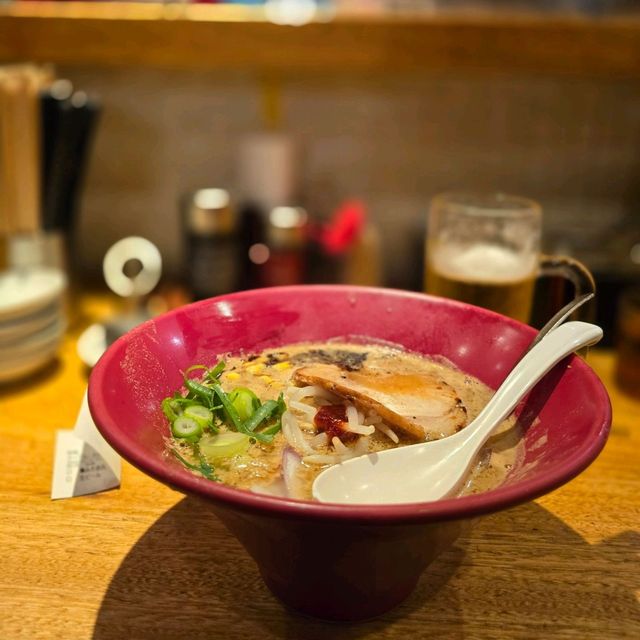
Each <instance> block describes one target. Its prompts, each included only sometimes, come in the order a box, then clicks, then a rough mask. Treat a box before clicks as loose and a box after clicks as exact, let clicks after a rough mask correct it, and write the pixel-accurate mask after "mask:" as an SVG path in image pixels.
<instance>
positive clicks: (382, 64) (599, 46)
mask: <svg viewBox="0 0 640 640" xmlns="http://www.w3.org/2000/svg"><path fill="white" fill-rule="evenodd" d="M25 59H30V60H35V61H46V62H54V63H59V64H82V65H99V66H109V67H122V66H132V65H133V66H146V67H157V68H167V69H207V70H217V69H230V70H251V71H267V72H292V73H295V72H306V71H318V72H331V73H335V72H342V71H347V72H354V71H355V72H362V73H370V72H389V71H405V72H421V71H431V70H433V71H438V70H452V69H455V70H469V71H476V70H485V71H509V72H514V71H515V72H519V71H526V72H534V73H538V72H539V73H557V74H572V75H594V76H602V75H606V76H617V77H629V78H637V77H640V14H638V15H635V16H620V15H608V16H588V15H582V14H577V13H576V14H564V13H527V14H525V13H505V12H482V11H477V12H471V11H464V12H460V11H458V12H449V13H443V12H434V13H420V14H398V15H395V14H394V15H390V14H384V13H379V12H372V13H367V14H365V13H360V14H356V13H351V14H346V13H338V14H337V15H336V16H335V17H333V19H331V20H328V19H327V20H326V21H322V20H318V21H315V22H313V23H310V24H306V25H304V26H301V27H289V26H280V25H276V24H273V23H271V22H269V21H267V20H265V18H264V15H263V13H262V12H261V11H260V10H259V9H255V8H251V7H242V6H238V5H235V6H224V5H217V6H204V5H187V6H180V5H160V4H157V5H156V4H132V3H109V2H106V3H102V2H101V3H87V2H70V3H57V2H24V3H15V4H9V5H6V6H0V61H3V62H7V61H12V60H25Z"/></svg>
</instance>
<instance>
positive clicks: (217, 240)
mask: <svg viewBox="0 0 640 640" xmlns="http://www.w3.org/2000/svg"><path fill="white" fill-rule="evenodd" d="M184 226H185V232H186V263H187V279H188V285H189V288H190V289H191V292H192V294H193V296H194V298H196V299H198V300H200V299H203V298H210V297H213V296H217V295H221V294H223V293H229V292H231V291H235V290H236V289H237V287H238V280H239V260H240V256H239V250H238V249H239V246H238V224H237V216H236V212H235V210H234V208H233V207H232V204H231V198H230V197H229V193H228V192H227V191H225V190H224V189H200V190H199V191H196V192H195V193H193V194H192V196H191V197H190V198H189V199H188V202H187V204H186V207H185V210H184Z"/></svg>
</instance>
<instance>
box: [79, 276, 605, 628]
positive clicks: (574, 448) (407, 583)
mask: <svg viewBox="0 0 640 640" xmlns="http://www.w3.org/2000/svg"><path fill="white" fill-rule="evenodd" d="M534 335H535V331H534V330H533V329H532V328H531V327H528V326H526V325H524V324H521V323H519V322H516V321H514V320H510V319H509V318H505V317H503V316H500V315H498V314H496V313H493V312H491V311H487V310H485V309H480V308H478V307H474V306H471V305H468V304H462V303H458V302H454V301H451V300H445V299H441V298H435V297H430V296H426V295H421V294H415V293H408V292H402V291H393V290H385V289H367V288H360V287H342V286H300V287H284V288H273V289H262V290H257V291H246V292H242V293H237V294H233V295H228V296H223V297H219V298H214V299H211V300H205V301H203V302H198V303H195V304H191V305H188V306H185V307H182V308H180V309H177V310H175V311H172V312H170V313H167V314H165V315H163V316H160V317H158V318H156V319H154V320H150V321H149V322H146V323H145V324H143V325H141V326H140V327H138V328H136V329H134V330H133V331H131V332H130V333H128V334H127V335H125V336H123V337H122V338H120V339H119V340H118V341H117V342H115V343H114V344H113V345H112V346H111V347H110V348H109V350H108V351H107V352H106V353H105V355H104V356H103V357H102V359H101V360H100V362H99V363H98V364H97V366H96V367H95V369H94V371H93V374H92V375H91V379H90V381H89V406H90V408H91V414H92V416H93V418H94V420H95V423H96V425H97V426H98V429H99V430H100V432H101V433H102V435H103V436H104V437H105V438H106V440H107V441H108V442H109V443H110V444H111V445H112V446H113V447H114V448H115V449H116V451H118V452H119V453H120V454H121V455H122V456H123V457H124V458H125V459H127V460H128V461H129V462H131V463H132V464H134V465H135V466H136V467H138V468H139V469H140V470H142V471H144V472H145V473H147V474H149V475H151V476H153V477H154V478H156V479H157V480H159V481H160V482H163V483H165V484H167V485H169V486H171V487H173V488H175V489H177V490H179V491H182V492H184V493H186V494H191V495H195V496H199V497H200V498H202V499H204V503H203V505H204V506H206V507H208V508H211V509H212V510H213V511H214V513H215V514H216V515H217V516H218V517H219V518H220V519H221V520H222V521H223V522H224V524H225V525H226V526H227V528H228V529H229V531H230V532H231V533H233V534H234V535H235V536H237V538H238V539H239V540H240V542H241V543H242V544H243V545H244V547H245V548H246V550H247V551H248V553H249V554H250V555H251V556H252V557H253V559H254V560H255V561H256V563H257V564H258V567H259V569H260V572H261V574H262V576H263V578H264V581H265V583H266V584H267V586H268V587H269V588H270V589H271V591H272V592H273V593H274V594H275V595H276V596H277V597H278V598H280V599H281V600H282V601H283V602H284V603H285V604H287V605H289V606H290V607H292V608H294V609H297V610H299V611H301V612H304V613H306V614H309V615H312V616H316V617H320V618H324V619H331V620H362V619H366V618H371V617H373V616H376V615H379V614H381V613H383V612H385V611H387V610H388V609H390V608H391V607H393V606H395V605H397V604H398V603H400V602H401V601H402V600H403V599H404V598H406V597H407V596H408V595H409V593H411V591H412V589H413V588H414V586H415V584H416V582H417V580H418V578H419V577H420V575H421V573H422V572H423V571H424V569H425V568H426V567H427V565H428V564H429V563H430V562H431V561H432V560H433V559H434V558H435V557H436V556H437V555H438V554H439V553H440V552H441V551H442V550H443V549H445V548H446V547H447V546H449V545H450V544H451V543H452V542H453V541H454V540H455V539H456V537H457V536H458V534H459V532H460V530H461V528H462V527H463V526H464V524H465V523H466V522H468V521H469V520H471V519H473V518H475V517H477V516H480V515H483V514H487V513H491V512H494V511H498V510H501V509H507V508H509V507H511V506H514V505H517V504H519V503H522V502H526V501H528V500H532V499H534V498H536V497H538V496H541V495H543V494H545V493H547V492H549V491H552V490H553V489H555V488H556V487H559V486H560V485H561V484H563V483H565V482H567V481H568V480H570V479H571V478H573V477H574V476H575V475H577V474H578V473H580V472H581V471H582V470H583V469H585V468H586V467H587V466H588V465H589V464H590V463H591V462H592V461H593V460H594V459H595V458H596V456H597V455H598V453H599V452H600V450H601V449H602V447H603V446H604V443H605V441H606V439H607V435H608V432H609V427H610V424H611V407H610V403H609V398H608V396H607V393H606V391H605V389H604V387H603V386H602V383H601V382H600V381H599V380H598V378H597V377H596V375H595V374H594V373H593V371H591V369H590V368H589V367H588V366H587V365H586V364H585V363H584V362H583V361H582V360H581V359H580V358H578V357H575V356H573V357H572V358H571V360H570V364H571V366H570V367H567V366H566V362H565V363H561V364H560V365H558V367H556V368H555V369H554V370H553V371H552V372H551V373H550V374H549V375H548V376H547V378H545V380H544V381H543V382H541V383H540V384H539V385H538V387H537V388H536V389H535V390H534V391H533V392H532V393H531V394H530V396H529V398H528V399H527V400H526V401H525V403H524V404H523V405H521V406H520V408H519V411H520V421H521V423H522V425H523V430H524V436H523V437H524V450H525V453H524V457H523V459H522V460H521V462H520V463H519V464H518V465H517V466H516V467H515V468H514V469H513V470H512V471H511V473H510V475H509V476H508V478H507V480H506V481H505V483H504V484H503V485H502V486H500V487H498V488H497V489H494V490H492V491H488V492H486V493H482V494H478V495H471V496H466V497H461V498H451V499H445V500H440V501H437V502H431V503H416V504H403V505H387V506H383V505H380V506H375V505H374V506H371V505H368V506H345V505H332V504H321V503H317V502H310V501H297V500H289V499H285V498H276V497H271V496H266V495H259V494H255V493H252V492H249V491H243V490H240V489H234V488H231V487H229V486H225V485H223V484H219V483H215V482H211V481H209V480H206V479H204V478H201V477H198V476H196V475H193V474H192V473H191V472H189V471H188V470H187V469H185V468H184V467H182V465H181V464H180V463H179V462H178V461H177V460H176V459H175V458H174V457H173V456H167V455H166V454H165V443H164V440H163V438H164V437H165V436H166V435H167V434H168V426H167V424H166V422H165V420H164V417H163V415H162V412H161V410H160V402H161V400H162V399H163V398H164V397H166V396H167V395H170V394H171V393H172V392H173V391H174V390H175V389H178V388H180V387H181V386H182V374H181V371H184V370H185V369H186V368H187V367H189V366H190V365H192V364H194V363H204V364H211V363H213V362H214V361H215V360H216V356H217V355H218V354H220V353H224V352H239V351H245V352H257V351H261V350H263V349H265V348H268V347H277V346H280V345H283V344H287V343H293V342H303V341H324V340H327V339H329V338H334V337H349V336H358V337H359V338H360V340H362V337H363V336H366V337H369V338H374V339H376V340H386V341H389V342H392V343H396V344H399V345H403V346H404V347H406V348H407V349H409V350H412V351H416V352H419V353H422V354H427V355H438V356H444V357H445V358H447V359H448V360H450V361H451V362H453V363H454V364H455V365H456V366H458V367H459V368H460V369H461V370H463V371H465V372H467V373H469V374H471V375H473V376H476V377H477V378H479V379H480V380H482V381H483V382H484V383H486V384H488V385H489V386H490V387H493V388H496V387H497V386H498V385H499V384H500V383H501V382H502V380H503V379H504V377H505V376H506V375H507V373H508V372H509V371H510V369H511V367H512V366H513V365H514V363H515V362H516V361H517V360H518V358H519V357H520V355H521V354H522V352H523V351H524V349H525V348H526V347H527V345H528V343H529V342H530V341H531V340H532V338H533V337H534ZM534 418H535V419H534Z"/></svg>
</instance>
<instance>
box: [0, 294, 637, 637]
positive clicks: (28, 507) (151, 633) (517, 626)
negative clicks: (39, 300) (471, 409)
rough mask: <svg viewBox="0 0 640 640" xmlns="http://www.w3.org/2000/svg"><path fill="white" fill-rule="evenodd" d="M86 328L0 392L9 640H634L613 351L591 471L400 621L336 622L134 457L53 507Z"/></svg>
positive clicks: (469, 541) (0, 503) (479, 544)
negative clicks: (606, 431) (606, 408)
mask: <svg viewBox="0 0 640 640" xmlns="http://www.w3.org/2000/svg"><path fill="white" fill-rule="evenodd" d="M87 309H89V311H90V315H91V314H94V315H95V313H98V311H99V310H101V309H102V307H100V305H97V306H96V304H93V305H89V306H88V307H87ZM82 310H83V309H82V308H81V309H80V311H81V312H82ZM97 310H98V311H97ZM76 311H78V310H76ZM85 311H86V309H85ZM86 321H87V318H86V317H85V318H84V319H83V320H79V323H78V325H77V329H78V328H79V327H81V326H82V324H83V323H84V322H86ZM76 334H77V330H76V331H73V332H71V334H70V335H69V337H68V339H67V340H66V342H65V344H64V348H63V349H62V352H61V354H60V358H59V359H58V361H57V362H55V363H54V364H52V365H51V366H49V367H48V368H47V369H46V370H45V371H43V372H41V373H40V374H38V375H36V376H34V377H33V378H32V379H30V380H29V381H27V382H24V383H17V384H14V385H9V386H5V387H1V388H0V451H1V452H2V457H1V462H0V471H1V475H0V550H1V551H0V568H1V571H0V638H2V639H3V640H18V639H23V638H24V639H26V638H29V639H34V640H35V639H44V638H46V639H54V638H55V639H64V640H76V639H78V640H81V639H85V638H94V639H96V640H116V639H118V640H120V639H129V638H133V639H146V638H150V639H151V638H152V639H153V640H159V639H162V638H176V639H178V638H190V639H194V638H212V639H218V640H222V639H226V638H252V639H253V638H300V639H305V640H306V639H313V638H332V639H338V640H339V639H342V638H361V637H362V638H365V637H366V638H409V637H413V638H455V639H462V638H487V639H490V638H491V639H493V638H496V639H499V638H544V639H547V638H567V639H576V640H585V639H594V640H607V639H612V640H614V639H618V638H640V604H639V600H638V596H639V593H640V557H639V552H640V532H639V530H638V529H639V525H640V499H639V497H638V496H639V494H640V450H639V447H638V444H639V442H640V421H639V418H640V403H638V402H636V401H633V400H631V399H630V398H627V397H625V396H623V395H621V394H620V393H619V392H617V391H616V389H615V387H614V386H613V384H612V382H611V380H612V367H613V365H614V359H613V356H612V355H611V354H610V353H607V352H594V353H592V354H591V355H590V362H591V364H592V366H593V367H594V368H595V369H596V371H597V372H598V373H599V375H600V376H601V377H602V379H603V380H604V381H605V383H606V384H607V387H608V388H609V390H610V393H611V397H612V400H613V405H614V427H613V432H612V435H611V438H610V440H609V442H608V444H607V446H606V448H605V450H604V451H603V453H602V454H601V456H600V457H599V459H598V460H597V461H596V462H595V463H594V464H593V465H592V466H591V467H590V468H589V469H588V470H587V471H586V472H585V473H584V474H582V475H581V476H580V477H579V478H577V479H575V480H573V481H572V482H570V483H569V484H568V485H566V486H564V487H562V488H561V489H559V490H557V491H555V492H554V493H552V494H550V495H548V496H546V497H544V498H542V499H540V500H537V501H535V502H533V503H530V504H526V505H524V506H521V507H518V508H515V509H512V510H510V511H506V512H503V513H498V514H495V515H493V516H489V517H485V518H484V519H481V520H479V521H478V522H477V523H476V524H475V526H474V527H473V528H472V529H471V532H470V533H469V534H468V535H466V536H465V537H464V538H463V539H461V540H459V541H458V543H457V544H456V545H455V546H454V547H453V548H452V549H451V550H450V551H449V552H447V553H445V554H444V555H442V556H441V557H440V558H439V559H438V560H437V561H436V562H435V564H433V565H432V566H431V567H430V568H429V569H428V570H427V572H426V573H425V574H424V576H423V578H422V580H421V581H420V583H419V586H418V588H417V590H416V592H415V593H414V594H413V596H411V598H410V599H409V600H408V601H407V602H406V603H405V604H403V605H402V606H400V607H399V608H398V609H396V610H395V611H393V612H391V613H389V614H387V615H385V616H384V617H382V618H380V619H378V620H375V621H373V622H369V623H365V624H358V625H334V624H331V625H330V624H324V623H321V622H317V621H313V620H310V619H307V618H303V617H301V616H299V615H297V614H295V613H291V612H289V611H287V610H285V609H284V608H283V607H282V606H281V605H280V604H279V602H278V601H276V600H275V599H274V598H273V597H272V596H271V595H270V593H269V592H268V591H267V589H266V588H265V587H264V585H263V584H262V582H261V580H260V576H259V574H258V572H257V570H256V567H255V565H254V564H253V562H252V560H251V559H250V558H249V557H248V556H247V554H246V553H245V552H244V551H243V549H242V548H241V547H240V545H239V544H238V543H237V542H236V541H235V539H233V538H232V537H231V536H230V535H229V534H228V533H227V532H226V530H225V529H224V528H223V526H222V525H221V524H220V523H219V522H218V521H217V520H216V519H215V517H214V516H212V515H211V514H210V513H209V512H208V511H207V510H205V509H203V508H202V507H201V505H200V504H199V503H198V501H197V500H195V499H193V498H185V497H183V496H182V495H180V494H178V493H176V492H174V491H172V490H170V489H168V488H166V487H164V486H163V485H161V484H159V483H157V482H155V481H153V480H151V479H150V478H147V477H146V476H144V475H143V474H142V473H140V472H139V471H137V470H136V469H134V468H132V467H131V466H129V465H128V464H126V463H125V464H124V468H123V474H122V487H121V489H119V490H115V491H110V492H107V493H103V494H99V495H94V496H88V497H80V498H74V499H71V500H61V501H55V502H53V501H51V500H50V498H49V492H50V483H51V472H52V458H53V443H54V435H55V430H56V429H60V428H68V427H70V426H71V425H72V424H73V422H74V419H75V414H76V411H77V409H78V405H79V403H80V400H81V398H82V394H83V391H84V387H85V384H86V372H85V370H84V369H83V367H82V365H81V363H80V362H79V360H78V358H77V357H76V355H75V336H76ZM310 579H312V576H310Z"/></svg>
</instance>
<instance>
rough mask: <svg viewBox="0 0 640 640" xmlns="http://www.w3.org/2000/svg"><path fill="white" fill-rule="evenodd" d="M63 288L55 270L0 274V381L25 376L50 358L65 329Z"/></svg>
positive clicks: (61, 277)
mask: <svg viewBox="0 0 640 640" xmlns="http://www.w3.org/2000/svg"><path fill="white" fill-rule="evenodd" d="M66 288H67V279H66V277H65V274H64V273H63V272H62V271H61V270H59V269H51V268H44V267H36V268H30V269H13V270H10V271H5V272H4V273H0V383H3V382H10V381H12V380H16V379H18V378H22V377H24V376H27V375H29V374H30V373H33V372H35V371H36V370H38V369H39V368H41V367H43V366H44V365H46V364H48V363H49V362H50V361H51V360H53V358H54V357H55V355H56V353H57V351H58V348H59V346H60V343H61V342H62V338H63V336H64V332H65V329H66V321H65V313H64V295H65V292H66Z"/></svg>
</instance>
